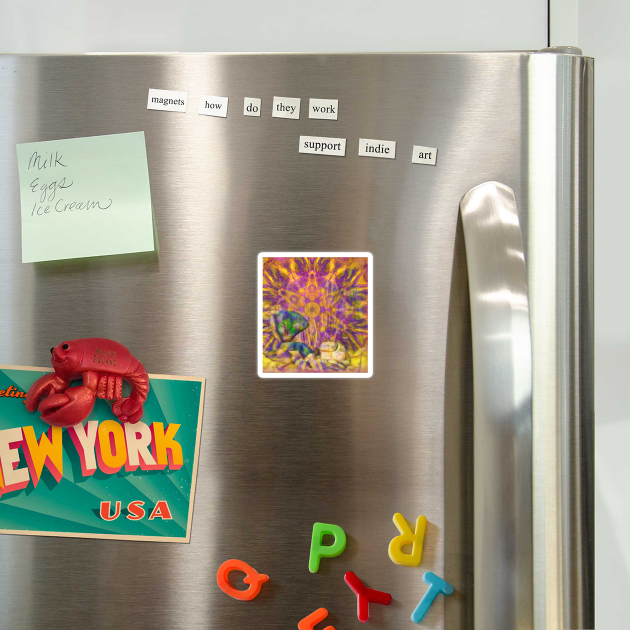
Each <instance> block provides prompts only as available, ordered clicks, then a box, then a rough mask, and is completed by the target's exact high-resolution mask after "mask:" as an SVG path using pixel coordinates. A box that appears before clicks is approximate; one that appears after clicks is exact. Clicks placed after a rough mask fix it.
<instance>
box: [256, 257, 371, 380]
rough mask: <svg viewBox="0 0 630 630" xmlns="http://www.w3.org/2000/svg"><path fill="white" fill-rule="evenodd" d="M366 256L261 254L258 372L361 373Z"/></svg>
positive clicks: (366, 369)
mask: <svg viewBox="0 0 630 630" xmlns="http://www.w3.org/2000/svg"><path fill="white" fill-rule="evenodd" d="M371 265H372V257H371V254H369V253H363V252H361V253H351V254H347V255H340V254H337V253H334V254H333V253H328V254H327V253H308V254H301V253H300V254H298V253H295V254H287V253H263V254H260V256H259V269H258V271H259V318H260V321H259V344H260V345H261V348H260V350H259V361H260V365H259V374H260V375H261V376H283V375H286V376H293V377H295V376H298V377H299V376H319V377H327V376H328V377H334V376H345V377H353V376H354V377H357V376H358V377H367V376H371V374H372V366H371V364H370V337H371V331H370V310H371V309H370V307H371V302H370V301H371V300H372V297H373V296H372V295H371V277H372V276H371V272H372V269H371Z"/></svg>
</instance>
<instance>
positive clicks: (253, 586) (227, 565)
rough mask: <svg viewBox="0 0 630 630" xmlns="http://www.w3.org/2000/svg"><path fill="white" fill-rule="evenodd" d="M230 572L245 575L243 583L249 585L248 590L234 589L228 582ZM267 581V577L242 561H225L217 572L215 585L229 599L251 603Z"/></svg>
mask: <svg viewBox="0 0 630 630" xmlns="http://www.w3.org/2000/svg"><path fill="white" fill-rule="evenodd" d="M230 571H242V572H243V573H245V574H246V575H245V577H244V578H243V582H244V583H245V584H249V588H248V589H247V590H245V591H241V590H239V589H237V588H234V587H233V586H232V585H231V584H230V581H229V578H228V575H229V573H230ZM268 580H269V576H268V575H265V574H264V573H258V571H256V569H253V568H252V567H250V566H249V564H247V563H246V562H243V561H242V560H226V561H225V562H224V563H223V564H222V565H221V566H220V567H219V570H218V571H217V584H218V585H219V588H220V589H221V590H222V591H223V592H224V593H225V594H226V595H229V596H230V597H233V598H234V599H240V600H241V601H245V602H248V601H251V600H252V599H254V598H255V597H257V596H258V594H259V593H260V589H261V588H262V585H263V584H264V583H265V582H267V581H268Z"/></svg>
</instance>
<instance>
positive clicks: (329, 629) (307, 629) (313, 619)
mask: <svg viewBox="0 0 630 630" xmlns="http://www.w3.org/2000/svg"><path fill="white" fill-rule="evenodd" d="M326 617H328V611H327V610H326V609H325V608H318V609H317V610H316V611H315V612H312V613H311V614H310V615H309V616H308V617H304V619H302V621H300V623H298V630H313V629H314V628H315V625H316V624H318V623H319V622H320V621H323V620H324V619H326ZM324 630H335V627H334V626H326V627H325V628H324Z"/></svg>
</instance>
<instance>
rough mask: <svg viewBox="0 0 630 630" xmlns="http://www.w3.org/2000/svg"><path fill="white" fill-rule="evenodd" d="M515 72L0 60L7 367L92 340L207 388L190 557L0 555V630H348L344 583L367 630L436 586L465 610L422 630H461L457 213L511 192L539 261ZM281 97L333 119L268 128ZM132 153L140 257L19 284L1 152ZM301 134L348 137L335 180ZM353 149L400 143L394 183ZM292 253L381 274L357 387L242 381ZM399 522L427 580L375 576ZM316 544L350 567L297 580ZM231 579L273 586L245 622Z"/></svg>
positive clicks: (63, 548) (46, 272) (2, 339)
mask: <svg viewBox="0 0 630 630" xmlns="http://www.w3.org/2000/svg"><path fill="white" fill-rule="evenodd" d="M543 57H544V56H543V55H540V58H541V59H542V58H543ZM547 57H550V58H551V57H554V58H556V57H558V56H557V55H547ZM530 59H531V55H529V54H525V53H492V54H422V55H197V54H191V55H129V56H109V55H103V56H101V55H89V56H45V57H29V56H2V57H0V289H1V291H2V299H1V300H0V362H2V363H14V364H23V365H42V364H45V362H46V361H47V355H46V353H47V349H48V348H50V346H51V345H52V344H53V343H55V340H59V339H63V338H68V337H80V336H106V337H113V338H116V339H117V340H119V341H120V342H122V343H124V344H125V345H127V346H128V347H129V348H130V349H131V350H132V352H133V353H134V355H135V356H138V357H140V358H141V359H142V361H143V364H144V365H145V366H146V367H147V370H148V371H149V372H154V373H165V374H184V375H185V374H188V375H200V376H206V377H207V393H206V404H205V412H204V424H203V426H204V430H203V435H202V443H201V455H200V462H199V473H198V484H197V492H196V501H195V511H194V518H193V525H192V539H191V543H190V544H189V545H166V544H158V543H131V542H113V541H92V540H89V541H87V540H86V541H84V540H62V539H52V538H51V539H38V538H28V537H15V536H0V556H1V557H2V562H1V563H0V601H1V602H2V608H3V614H2V616H1V617H0V625H2V626H4V627H7V628H44V627H45V628H62V627H63V628H85V627H92V628H113V627H125V628H147V627H150V628H169V629H173V628H204V629H207V628H212V629H216V630H225V629H232V628H233V629H239V630H240V629H241V628H245V627H250V626H252V625H253V626H255V627H256V628H259V629H261V630H264V629H266V628H278V627H286V628H289V627H295V626H296V625H297V622H298V621H299V620H300V619H301V618H302V617H304V616H305V615H306V614H308V613H309V612H311V611H313V610H314V609H315V608H318V607H320V606H326V607H327V608H328V609H329V610H330V611H331V616H330V621H331V623H332V625H335V626H336V627H338V628H342V627H352V625H353V624H355V627H358V624H359V622H358V621H357V620H356V601H355V598H354V596H353V595H352V593H351V592H350V591H349V590H348V589H347V587H346V586H345V585H344V584H343V577H342V576H343V573H344V572H345V571H346V570H353V571H355V572H356V573H357V575H358V576H359V577H360V578H362V579H364V580H365V581H366V582H367V583H368V584H369V585H370V586H372V587H374V588H382V589H385V590H388V591H389V592H391V593H392V594H393V596H394V602H393V603H392V605H391V606H389V607H387V608H385V607H373V609H374V610H373V612H372V617H371V619H370V623H371V624H372V625H373V627H375V628H400V627H404V626H406V625H408V624H410V621H409V615H410V614H411V610H412V609H413V607H414V606H415V605H416V604H417V602H418V601H419V599H420V597H421V596H422V594H423V593H424V590H425V588H426V587H425V585H424V584H423V582H422V578H421V576H422V573H423V571H424V570H432V571H434V572H435V573H437V574H438V575H443V576H444V577H445V578H446V579H447V580H449V581H450V582H451V583H452V584H453V585H454V586H455V589H456V591H455V594H454V595H453V596H452V597H451V598H449V600H448V602H446V605H445V602H444V600H443V598H438V600H436V602H435V604H434V605H433V607H432V609H431V611H430V613H429V615H428V616H427V618H426V619H425V623H424V627H429V628H443V627H447V628H466V627H471V624H472V593H473V579H474V578H473V574H472V560H473V546H472V537H471V532H472V484H471V482H472V472H471V471H472V461H471V454H472V432H471V426H472V396H471V392H470V389H469V387H470V373H471V353H470V330H469V325H470V324H469V321H468V317H469V307H468V292H467V287H466V284H467V283H466V282H464V281H463V278H465V265H464V266H463V267H462V256H463V247H462V241H461V238H456V236H457V234H461V230H460V231H458V229H457V226H458V212H459V210H458V207H459V201H460V199H461V197H462V196H463V195H464V194H465V193H466V191H468V190H469V189H471V188H472V187H474V186H476V185H477V184H479V183H481V182H484V181H488V180H498V181H501V182H504V183H506V184H507V185H509V186H510V187H511V188H512V189H513V190H514V193H515V196H516V199H517V205H518V207H519V212H520V213H521V219H522V225H523V229H524V239H525V246H526V249H527V248H529V247H530V246H532V245H531V243H530V242H529V241H528V222H529V213H530V212H531V201H530V199H531V191H530V186H532V182H531V181H530V175H529V174H530V170H531V155H530V153H529V151H530V150H531V147H530V144H529V133H530V131H531V128H530V127H531V125H530V123H529V122H528V118H527V116H528V109H529V107H530V103H529V100H528V99H529V96H530V90H531V88H530V85H529V76H528V72H529V71H530V70H529V65H528V64H529V60H530ZM576 59H577V61H576V63H578V64H581V67H582V68H584V69H585V71H589V68H590V65H589V62H588V61H587V60H584V59H580V58H576ZM554 63H557V62H554ZM149 87H154V88H166V89H176V90H187V91H188V92H189V111H188V113H187V114H179V113H166V112H156V111H147V110H146V95H147V91H148V89H149ZM200 94H217V95H224V96H228V97H229V98H230V109H229V112H230V113H229V115H228V117H227V118H226V119H221V118H211V117H206V116H199V115H197V113H196V108H197V101H198V98H199V95H200ZM274 95H281V96H296V97H301V98H302V99H303V101H302V109H303V112H305V110H306V104H307V101H306V99H307V98H309V97H311V96H312V97H318V98H338V99H339V120H338V121H336V122H333V121H325V120H310V119H308V118H307V117H306V114H305V113H303V114H302V118H301V119H300V120H299V121H296V120H282V119H274V118H271V115H270V109H269V108H270V104H271V100H272V98H273V96H274ZM244 96H254V97H259V98H262V99H263V108H262V117H260V118H250V117H243V116H242V115H241V109H240V108H241V106H242V98H243V97H244ZM137 130H144V131H145V134H146V140H147V152H148V159H149V172H150V179H151V189H152V199H153V207H154V214H155V227H156V233H157V239H158V251H157V253H155V254H146V255H145V254H140V255H133V256H117V257H108V258H100V259H86V260H75V261H66V262H54V263H38V264H33V265H30V264H29V265H22V264H21V263H20V219H19V190H18V178H17V171H16V163H15V144H16V143H18V142H29V141H37V140H49V139H55V138H67V137H76V136H86V135H98V134H108V133H120V132H125V131H137ZM300 135H313V136H335V137H345V138H347V139H348V144H347V156H346V157H345V158H327V157H323V156H312V155H299V154H298V151H297V144H298V137H299V136H300ZM359 137H366V138H382V139H386V140H396V141H397V142H398V146H397V159H396V160H374V159H366V158H359V157H358V156H357V142H358V138H359ZM413 144H421V145H424V146H434V147H438V148H439V154H438V162H437V166H435V167H428V166H419V165H412V164H411V148H412V145H413ZM580 226H581V227H580V229H585V230H587V231H588V228H587V226H583V224H582V223H581V222H580ZM532 238H533V237H532ZM550 247H551V245H550ZM293 249H294V250H303V251H304V250H311V251H317V250H323V251H326V250H330V251H334V250H357V251H370V252H372V254H373V256H374V296H373V299H374V323H373V324H374V356H375V357H376V362H375V365H374V376H373V377H372V378H371V379H366V380H358V379H357V380H354V379H346V380H343V382H341V381H327V380H318V381H300V382H297V381H292V380H289V379H287V380H271V379H265V380H263V379H259V378H258V376H257V375H256V256H257V254H258V252H259V251H263V250H271V251H273V250H277V251H282V250H293ZM553 251H554V252H556V249H555V248H554V249H553ZM563 255H564V254H563ZM586 266H587V267H588V263H587V264H586ZM528 273H529V270H528ZM534 343H536V340H535V338H534ZM574 367H576V369H577V367H579V366H574ZM534 374H536V366H535V365H534ZM586 385H587V386H588V383H586ZM0 509H1V502H0ZM396 511H400V512H402V513H403V514H405V515H406V516H407V517H408V518H410V519H413V518H415V517H416V516H417V515H419V514H421V513H422V514H424V515H426V517H427V518H428V520H429V525H428V528H427V534H426V541H425V550H424V555H423V563H422V567H421V568H420V569H417V570H411V569H406V568H403V567H398V566H395V565H393V564H392V563H391V562H390V560H389V558H388V557H387V545H388V543H389V540H390V539H391V538H392V537H393V536H394V535H395V534H396V531H395V529H394V526H393V524H392V523H391V518H392V515H393V514H394V512H396ZM316 520H319V521H324V522H333V523H337V524H339V525H341V526H342V527H344V529H345V530H346V532H347V533H348V547H347V550H346V552H345V553H344V555H343V556H342V558H340V559H338V560H337V561H331V562H328V563H325V562H324V563H323V566H322V569H321V570H320V572H319V573H318V574H316V575H311V574H310V573H309V572H308V569H307V562H308V548H309V541H310V530H311V526H312V523H313V522H314V521H316ZM233 556H236V557H239V558H241V559H244V560H246V561H248V562H250V563H251V564H252V566H254V567H256V568H257V569H259V570H260V571H264V572H265V573H267V574H268V575H269V576H270V577H271V582H270V583H269V585H266V588H265V589H263V592H262V594H261V596H259V597H258V598H257V599H256V600H255V601H254V602H251V603H249V604H246V605H243V604H242V603H241V602H236V601H234V600H231V599H230V598H228V597H227V596H225V595H224V594H223V593H222V592H221V591H219V589H218V588H217V586H216V581H215V575H216V570H217V568H218V566H219V565H220V563H221V562H222V561H223V560H225V559H227V558H228V557H233Z"/></svg>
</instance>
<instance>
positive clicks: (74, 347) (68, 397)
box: [26, 337, 149, 427]
mask: <svg viewBox="0 0 630 630" xmlns="http://www.w3.org/2000/svg"><path fill="white" fill-rule="evenodd" d="M50 354H51V357H50V362H51V363H52V366H53V369H54V372H53V373H52V374H46V375H45V376H42V377H41V378H39V379H38V380H37V381H35V383H33V385H32V386H31V388H30V389H29V390H28V394H27V396H26V408H27V409H28V411H35V409H38V411H39V412H40V414H41V418H42V420H43V421H44V422H47V423H48V424H51V425H53V426H56V427H72V426H74V425H76V424H79V423H81V422H83V421H84V420H85V419H86V418H87V417H88V416H89V415H90V412H91V411H92V408H93V407H94V401H95V399H96V398H97V397H98V398H104V399H105V400H113V401H114V404H113V405H112V411H113V412H114V415H115V416H117V418H118V419H119V420H120V421H121V422H130V423H132V424H134V423H136V422H138V420H140V418H142V405H143V404H144V402H145V401H146V399H147V394H148V393H149V376H148V375H147V373H146V371H145V369H144V366H143V365H142V363H140V361H138V359H136V358H135V357H134V356H133V355H132V354H131V352H129V350H127V348H125V346H123V345H122V344H120V343H117V342H116V341H112V340H111V339H102V338H98V337H94V338H91V339H73V340H72V341H65V342H63V343H60V344H59V345H58V346H55V347H54V348H51V349H50ZM76 378H82V379H83V384H82V385H78V386H76V387H70V381H72V380H73V379H76ZM123 379H124V380H125V381H127V382H128V383H129V384H130V385H131V394H130V396H128V397H127V398H124V397H123V393H122V387H123Z"/></svg>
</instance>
